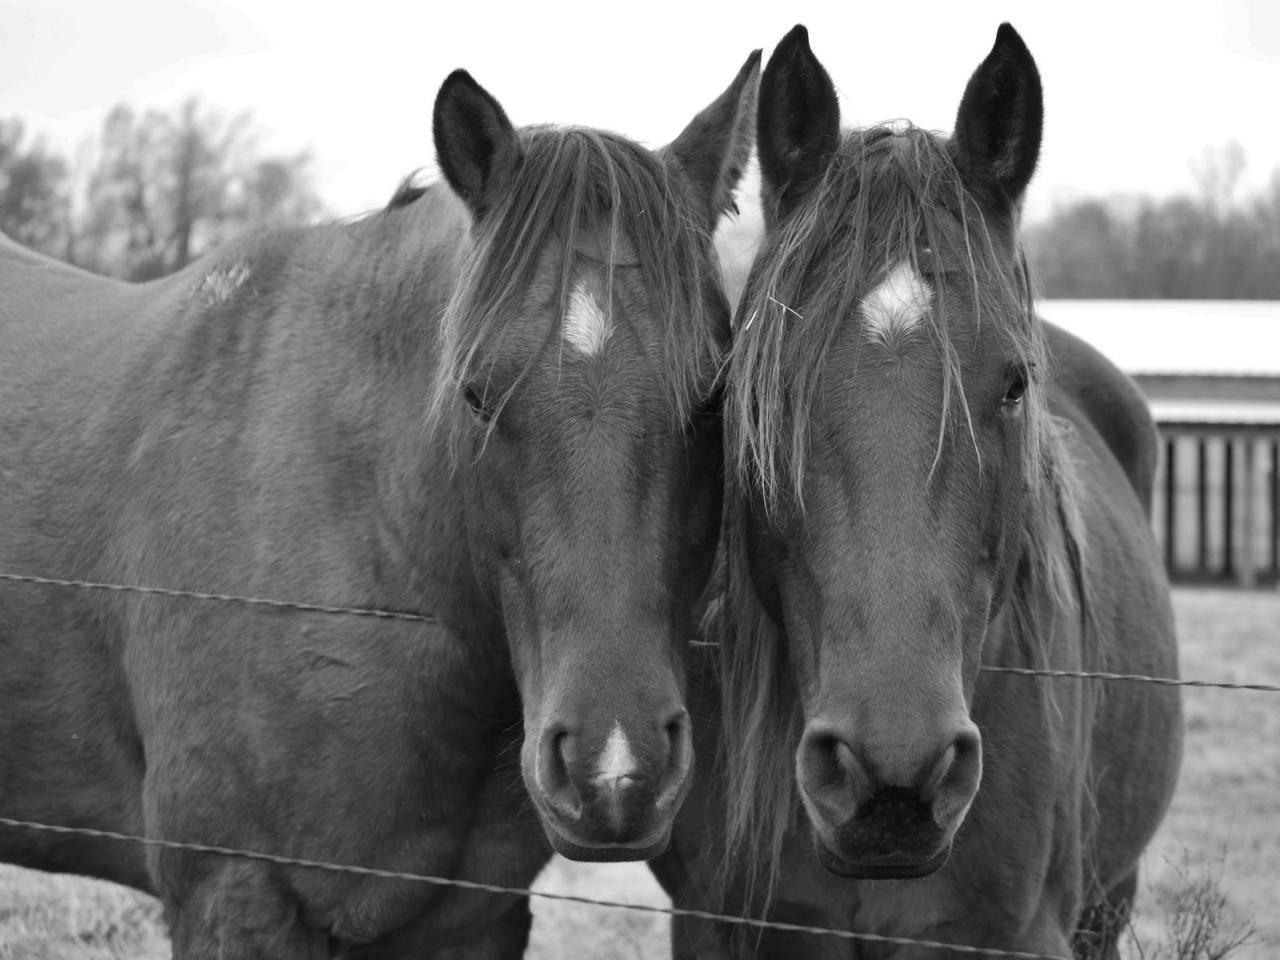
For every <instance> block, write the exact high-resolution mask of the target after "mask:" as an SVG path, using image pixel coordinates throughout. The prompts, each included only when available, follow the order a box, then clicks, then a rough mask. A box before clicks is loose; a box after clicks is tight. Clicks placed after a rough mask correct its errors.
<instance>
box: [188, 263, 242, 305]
mask: <svg viewBox="0 0 1280 960" xmlns="http://www.w3.org/2000/svg"><path fill="white" fill-rule="evenodd" d="M249 272H250V271H249V265H248V264H247V263H245V262H244V261H243V260H237V261H236V262H235V263H233V264H231V265H230V266H217V267H214V268H213V269H212V270H210V271H209V272H208V273H206V274H205V275H204V276H203V277H201V278H200V282H199V283H198V284H196V287H195V289H194V290H192V291H191V292H192V294H193V295H194V296H200V297H204V299H205V300H206V301H208V302H209V303H210V304H218V303H227V302H228V301H230V300H231V298H232V296H233V295H234V294H235V292H236V291H237V290H239V289H240V288H241V287H243V286H244V285H245V283H246V282H247V281H248V279H249Z"/></svg>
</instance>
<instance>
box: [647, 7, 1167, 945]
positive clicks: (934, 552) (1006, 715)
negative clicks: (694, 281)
mask: <svg viewBox="0 0 1280 960" xmlns="http://www.w3.org/2000/svg"><path fill="white" fill-rule="evenodd" d="M1041 127H1042V98H1041V87H1040V80H1039V75H1038V72H1037V70H1036V67H1035V64H1034V62H1033V60H1032V58H1031V55H1030V53H1029V52H1028V51H1027V48H1026V46H1025V45H1024V44H1023V42H1022V40H1021V39H1020V38H1019V37H1018V35H1017V33H1016V32H1015V31H1014V30H1013V29H1012V28H1011V27H1009V26H1008V25H1007V24H1006V25H1004V26H1002V27H1001V28H1000V30H999V31H998V33H997V37H996V41H995V45H994V47H993V49H992V51H991V53H990V54H989V55H988V57H987V58H986V59H985V60H984V61H983V63H982V64H981V65H980V66H979V67H978V69H977V71H976V72H975V73H974V74H973V76H972V78H971V79H970V80H969V83H968V86H967V88H966V89H965V92H964V95H963V98H962V100H961V104H960V107H959V111H958V114H957V117H956V126H955V132H954V134H953V135H952V136H951V137H950V138H943V137H942V136H940V135H937V134H934V133H930V132H926V131H924V130H920V129H918V128H915V127H913V126H910V125H906V124H897V125H893V126H884V127H873V128H870V129H864V130H855V131H850V132H841V130H840V128H839V113H838V107H837V101H836V93H835V90H834V87H833V85H832V83H831V80H830V78H829V77H828V75H827V73H826V71H825V69H824V68H823V67H822V65H821V64H820V63H819V61H818V60H817V58H816V57H815V56H814V55H813V53H812V51H811V50H810V47H809V43H808V37H807V33H806V31H805V30H804V28H802V27H797V28H796V29H795V30H793V31H792V33H791V34H789V35H788V36H787V37H786V38H785V39H784V40H783V41H782V43H781V44H780V45H779V47H778V49H777V50H776V51H775V53H774V54H773V56H772V58H771V59H770V62H769V65H768V67H767V68H766V70H765V74H764V77H763V79H762V82H761V91H760V112H759V119H758V125H757V136H758V146H759V154H760V161H761V171H762V184H763V205H764V210H765V222H766V234H767V236H766V240H765V243H764V246H763V248H762V250H761V252H760V254H759V255H758V257H757V260H756V262H755V264H754V266H753V268H752V271H751V275H750V278H749V280H748V282H747V287H746V290H745V293H744V296H743V300H742V302H741V304H740V306H739V310H738V314H737V322H736V326H735V338H734V344H733V347H732V350H731V357H730V363H729V372H728V379H727V400H726V414H725V416H726V439H727V451H726V457H727V460H728V462H729V474H730V478H731V483H730V493H729V497H728V507H727V519H726V528H725V538H724V551H725V555H724V567H723V590H722V591H721V595H720V596H719V597H718V599H717V600H716V601H714V602H713V603H712V605H711V613H710V615H709V620H710V625H709V627H708V632H709V633H710V634H711V635H712V636H713V637H714V638H715V639H716V640H717V641H718V644H719V647H718V649H719V660H720V663H719V665H718V667H716V669H715V671H714V672H713V670H712V667H711V665H706V668H705V669H704V670H703V671H702V672H701V676H700V677H699V678H698V682H699V684H700V686H701V690H702V692H701V693H700V694H698V695H697V696H692V697H691V703H692V704H694V705H695V706H694V712H695V717H699V716H702V715H704V714H713V713H717V712H721V713H722V714H723V717H722V720H721V722H720V723H719V725H718V728H717V731H718V732H717V733H716V734H715V738H716V739H718V741H719V743H718V747H719V749H720V751H721V754H722V757H723V775H722V776H721V777H719V778H716V779H709V778H705V777H704V778H702V780H701V785H700V787H699V788H698V795H697V796H695V797H692V798H691V799H690V802H689V803H688V804H687V805H686V808H685V812H684V813H683V814H682V816H681V823H680V825H679V826H678V828H677V833H676V836H675V838H674V840H673V844H672V849H671V851H670V853H669V854H668V855H667V857H666V858H664V859H663V860H660V861H659V862H658V863H657V864H656V865H655V869H656V872H657V874H658V876H659V877H660V879H662V880H663V881H664V882H665V883H666V885H667V887H668V889H669V890H670V891H671V892H672V894H673V899H674V900H675V902H676V904H677V905H678V906H682V907H691V906H697V907H702V908H707V907H710V908H711V909H728V910H733V911H738V910H746V911H749V912H753V913H755V914H757V915H759V914H762V915H763V916H765V917H766V918H770V919H774V920H784V921H790V922H793V923H802V924H808V925H815V926H819V927H828V928H831V927H834V928H838V929H841V930H845V931H852V932H854V933H857V934H865V935H873V936H880V937H889V938H901V940H902V941H903V942H898V943H891V942H885V941H879V942H870V941H865V940H864V941H851V940H839V939H834V938H823V937H821V936H818V935H815V934H795V933H787V932H783V931H778V930H768V931H765V932H763V933H760V932H757V931H753V930H745V931H743V930H738V931H736V932H735V931H733V930H730V929H725V930H717V929H716V928H714V927H712V926H708V925H706V924H704V923H701V922H698V921H693V920H690V919H685V918H678V919H677V920H676V925H675V932H674V939H675V945H676V953H677V955H678V956H680V957H692V956H698V957H709V956H715V957H723V956H748V955H755V956H762V957H775V956H776V957H783V956H785V957H788V958H789V960H790V958H794V957H796V956H811V957H832V958H834V957H855V956H856V957H886V956H893V957H939V956H951V955H953V954H952V953H951V952H949V951H947V950H945V949H938V948H937V947H936V946H931V947H927V946H912V945H911V944H910V943H908V942H907V941H911V940H928V941H934V942H941V943H948V944H956V945H960V946H965V947H970V948H980V949H994V950H1015V951H1028V952H1031V953H1036V954H1043V955H1049V956H1059V957H1067V956H1069V955H1071V952H1072V950H1073V949H1075V950H1076V951H1077V952H1078V955H1080V956H1105V957H1115V956H1116V939H1117V937H1118V934H1119V931H1120V930H1121V928H1122V927H1123V922H1124V919H1125V916H1126V914H1127V912H1128V909H1129V905H1130V903H1131V900H1132V897H1133V895H1134V892H1135V888H1136V876H1137V869H1138V859H1139V856H1140V854H1141V853H1142V850H1143V848H1144V847H1145V846H1146V844H1147V843H1148V841H1149V840H1150V839H1151V837H1152V835H1153V833H1154V832H1155V830H1156V827H1157V825H1158V824H1159V823H1160V820H1161V818H1162V816H1163V814H1164V811H1165V810H1166V808H1167V806H1168V803H1169V801H1170V797H1171V795H1172V792H1173V788H1174V782H1175V779H1176V775H1177V770H1178V765H1179V759H1180V752H1181V725H1180V706H1179V703H1180V701H1179V697H1178V693H1177V691H1176V689H1171V688H1169V687H1164V686H1156V685H1151V684H1134V683H1126V684H1117V685H1111V686H1107V687H1106V688H1105V689H1103V688H1102V687H1100V686H1099V684H1098V682H1097V681H1081V680H1078V679H1050V678H1039V677H1028V676H1019V675H1014V674H1011V673H1008V672H1002V671H1004V670H1006V669H1008V668H1013V669H1033V670H1035V669H1050V670H1067V671H1114V672H1123V673H1141V674H1151V675H1156V676H1162V677H1173V676H1176V672H1177V662H1176V653H1175V645H1174V630H1173V618H1172V612H1171V607H1170V601H1169V595H1168V586H1167V583H1166V580H1165V577H1164V573H1163V570H1162V568H1161V565H1160V562H1159V559H1158V556H1157V552H1156V549H1155V546H1154V543H1153V539H1152V536H1151V533H1150V530H1149V528H1148V526H1147V509H1146V507H1147V505H1148V504H1149V502H1150V494H1151V491H1150V482H1151V480H1150V471H1151V464H1152V463H1154V459H1153V457H1152V452H1153V445H1154V428H1153V426H1152V424H1151V421H1150V416H1149V414H1148V413H1147V412H1146V410H1145V407H1144V405H1143V404H1142V402H1141V398H1140V396H1139V395H1137V393H1136V390H1135V388H1134V387H1133V386H1132V384H1131V383H1129V382H1128V381H1127V380H1126V378H1124V377H1123V375H1121V374H1120V373H1119V372H1118V371H1116V370H1115V369H1114V367H1112V366H1111V365H1110V364H1109V363H1107V362H1106V361H1105V360H1104V359H1103V358H1102V357H1101V356H1100V355H1098V354H1096V353H1094V352H1092V351H1091V350H1090V349H1089V348H1087V347H1085V346H1084V345H1083V344H1081V343H1080V342H1079V341H1076V340H1074V339H1073V338H1070V337H1068V336H1066V335H1064V334H1062V333H1061V332H1060V331H1050V330H1048V329H1047V328H1046V325H1045V324H1044V323H1043V322H1042V321H1041V320H1040V319H1039V318H1037V317H1036V315H1035V312H1034V305H1033V302H1032V297H1031V288H1030V283H1029V279H1028V271H1027V268H1026V264H1025V260H1024V257H1023V254H1022V251H1021V248H1020V245H1019V242H1018V223H1019V212H1020V204H1021V199H1022V196H1023V193H1024V191H1025V189H1026V187H1027V185H1028V182H1029V181H1030V179H1031V176H1032V173H1033V171H1034V169H1035V166H1036V162H1037V159H1038V152H1039V146H1040V136H1041ZM1055 351H1061V356H1057V355H1055ZM1106 396H1111V397H1114V398H1115V399H1116V400H1117V401H1118V402H1115V403H1107V402H1102V401H1103V398H1104V397H1106ZM713 749H714V747H713ZM710 825H715V826H717V827H720V826H721V825H723V829H722V830H721V833H722V834H723V835H722V836H721V837H720V840H721V841H722V847H721V848H720V850H719V855H718V856H717V855H716V853H714V852H712V853H708V852H705V851H704V850H703V849H702V848H701V847H700V846H699V844H698V841H697V838H698V836H699V832H700V831H707V830H709V827H710ZM704 846H705V845H704Z"/></svg>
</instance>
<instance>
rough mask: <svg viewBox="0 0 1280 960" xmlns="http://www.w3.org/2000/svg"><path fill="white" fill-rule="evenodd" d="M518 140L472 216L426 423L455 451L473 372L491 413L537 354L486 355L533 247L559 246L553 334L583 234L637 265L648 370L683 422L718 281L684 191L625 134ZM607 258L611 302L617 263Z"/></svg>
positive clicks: (519, 300)
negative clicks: (511, 165) (504, 359)
mask: <svg viewBox="0 0 1280 960" xmlns="http://www.w3.org/2000/svg"><path fill="white" fill-rule="evenodd" d="M520 137H521V141H522V147H523V151H524V152H523V158H522V160H521V163H520V166H519V169H518V171H517V173H516V176H515V180H514V182H513V183H512V185H511V186H510V188H509V189H508V190H507V191H506V193H505V195H504V196H503V198H502V199H501V200H500V201H499V203H498V204H497V205H496V206H495V207H494V208H492V209H491V210H489V211H487V212H486V214H485V218H484V220H483V221H482V222H481V223H479V224H473V226H472V230H471V238H472V243H473V246H472V249H471V250H470V253H469V255H468V256H467V258H466V263H465V265H464V266H463V270H462V274H461V276H460V278H459V282H458V285H457V288H456V290H455V291H454V294H453V297H452V298H451V300H450V302H449V305H448V307H447V309H446V310H445V314H444V316H443V318H442V321H441V339H442V350H441V353H440V361H439V366H438V369H437V376H436V380H435V386H434V390H433V393H432V396H431V398H430V403H429V406H428V423H429V424H430V425H431V426H432V427H433V428H438V427H443V428H445V429H446V430H448V431H450V436H451V437H452V439H453V441H454V442H453V444H451V446H452V447H453V449H454V452H455V454H456V453H457V452H458V446H457V441H458V440H460V439H461V438H462V437H463V436H465V435H466V431H468V430H469V429H470V428H471V426H472V424H471V422H470V421H471V418H468V417H463V416H458V415H455V412H456V411H457V410H458V407H459V406H460V405H459V404H458V402H457V397H458V392H459V390H460V388H461V386H462V384H463V383H465V382H468V381H469V380H470V381H474V380H475V379H477V378H478V379H479V380H481V381H482V382H484V383H485V384H486V385H487V386H488V387H490V388H492V390H493V393H491V394H489V396H488V399H489V402H490V404H491V406H492V408H493V410H494V411H495V412H496V411H500V410H501V407H502V406H503V404H505V403H506V402H507V400H508V399H509V398H510V396H511V394H512V393H513V392H514V390H515V389H516V387H517V386H518V385H519V383H520V381H521V380H522V379H523V378H524V377H525V376H526V375H527V374H528V372H529V370H530V369H531V368H532V366H533V364H534V362H535V361H536V360H537V357H538V355H539V351H538V350H525V351H523V354H524V358H525V360H524V366H523V367H522V368H521V369H519V370H517V371H516V372H515V375H514V376H512V375H511V373H510V371H509V370H507V369H506V368H504V369H503V370H502V371H501V375H500V377H499V376H498V375H497V374H498V371H496V370H495V358H496V357H497V356H498V355H499V354H500V353H501V347H502V344H503V341H504V339H505V338H506V337H507V336H508V335H509V334H510V333H511V332H512V327H513V325H514V323H515V322H517V321H518V320H519V316H520V311H521V306H522V304H523V303H524V301H525V299H526V297H527V295H528V293H529V289H530V286H531V285H532V284H533V283H534V282H535V278H536V277H537V275H538V271H539V267H540V263H541V262H542V260H543V255H544V253H545V252H546V251H548V250H551V251H558V252H559V253H560V256H559V258H558V260H559V264H560V266H559V275H558V277H556V278H555V279H554V280H553V282H554V283H556V284H558V287H559V294H560V310H559V315H558V317H557V319H556V322H555V324H554V325H553V326H552V328H551V329H550V330H549V331H548V333H547V337H548V339H559V338H560V324H561V323H562V322H563V318H564V316H565V314H566V312H567V308H568V304H569V298H570V293H571V287H572V283H573V280H574V276H573V267H574V262H575V260H576V259H577V258H579V257H581V256H582V249H581V246H580V240H581V239H588V232H589V231H600V233H597V234H596V235H597V236H600V235H607V236H608V238H609V247H610V249H611V250H613V251H615V252H616V251H619V250H626V251H627V253H628V258H627V262H626V264H624V265H625V266H635V267H638V269H639V271H640V275H641V279H642V281H643V286H644V288H645V290H646V292H647V294H648V297H649V303H648V307H649V310H648V311H647V313H649V314H651V315H652V316H653V317H654V318H656V320H657V322H658V323H660V324H661V325H662V331H661V336H662V347H661V349H662V356H661V357H654V358H652V359H653V362H654V365H655V367H656V368H657V370H656V372H657V373H658V374H659V375H660V376H662V377H664V378H665V380H666V382H665V383H664V384H663V386H664V388H665V392H666V394H667V395H668V396H670V397H671V398H672V399H673V403H674V406H675V411H674V412H675V415H676V416H677V417H678V418H679V419H680V420H681V421H683V420H685V419H687V417H688V416H689V414H690V412H691V409H692V408H693V406H694V405H695V404H696V403H698V402H699V401H700V400H702V399H703V394H704V393H706V392H707V391H708V390H709V386H710V385H709V384H708V383H706V380H707V371H708V370H709V369H714V368H715V365H716V364H718V362H719V361H720V359H721V357H720V354H721V350H722V348H721V346H720V343H719V340H718V336H717V332H716V326H715V324H714V323H712V322H711V317H710V310H711V308H712V306H713V303H714V300H712V299H711V298H710V297H709V293H715V292H719V291H720V289H721V285H720V282H719V279H720V276H719V270H720V268H719V264H718V261H717V260H716V259H715V256H714V250H713V247H712V243H711V236H710V233H709V232H708V230H707V228H706V227H705V226H703V225H702V224H701V219H702V218H700V217H698V216H695V215H694V211H692V210H689V209H685V208H683V207H682V206H681V202H680V198H682V197H683V196H684V192H683V190H681V189H680V188H679V186H678V185H677V184H674V183H670V182H669V181H668V177H669V173H668V170H667V168H666V167H665V166H664V165H663V164H662V163H661V161H660V160H659V159H658V157H657V156H656V155H655V154H653V153H651V152H650V151H648V150H646V149H645V148H643V147H641V146H639V145H638V144H636V143H634V142H632V141H630V140H628V139H626V138H624V137H621V136H619V135H616V134H612V133H607V132H603V131H599V130H593V129H586V128H580V127H528V128H524V129H522V130H521V131H520ZM401 192H403V191H401ZM609 259H610V262H609V264H608V265H607V267H608V269H607V276H606V288H607V290H608V293H609V295H608V296H607V297H606V302H610V303H611V302H612V287H613V284H614V279H615V278H614V270H615V267H616V266H619V265H618V264H616V263H614V262H613V260H614V259H615V258H614V257H610V258H609ZM708 281H712V282H708ZM720 296H721V297H723V294H720ZM720 302H721V305H722V306H723V300H721V301H720ZM723 309H724V311H725V312H726V313H727V309H728V308H727V306H723ZM641 342H646V341H645V340H644V339H642V340H641ZM496 420H497V416H494V417H493V418H492V420H491V426H492V423H493V422H496Z"/></svg>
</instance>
